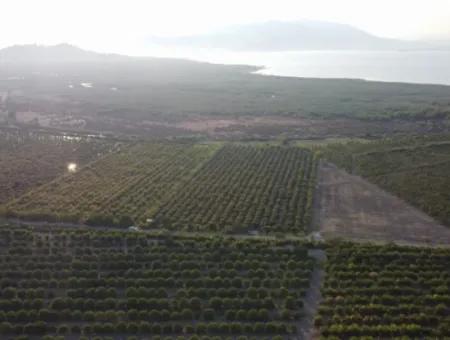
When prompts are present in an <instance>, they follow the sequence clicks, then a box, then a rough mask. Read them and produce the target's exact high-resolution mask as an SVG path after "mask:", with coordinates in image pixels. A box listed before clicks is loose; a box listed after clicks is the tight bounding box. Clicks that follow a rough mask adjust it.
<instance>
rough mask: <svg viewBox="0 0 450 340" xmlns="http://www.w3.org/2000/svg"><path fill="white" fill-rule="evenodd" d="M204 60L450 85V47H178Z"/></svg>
mask: <svg viewBox="0 0 450 340" xmlns="http://www.w3.org/2000/svg"><path fill="white" fill-rule="evenodd" d="M177 55H180V56H181V57H188V58H191V59H195V60H200V61H208V62H214V63H225V64H249V65H258V66H265V68H264V69H263V70H261V71H258V72H257V73H260V74H266V75H279V76H292V77H308V78H358V79H365V80H373V81H387V82H406V83H422V84H443V85H450V62H449V61H450V51H299V52H229V51H219V50H216V51H212V50H198V49H197V50H195V51H194V50H190V51H187V50H177Z"/></svg>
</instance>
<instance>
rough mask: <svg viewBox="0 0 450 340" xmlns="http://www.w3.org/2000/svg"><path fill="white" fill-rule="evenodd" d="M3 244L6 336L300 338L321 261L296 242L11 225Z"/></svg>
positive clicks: (1, 235) (0, 230)
mask: <svg viewBox="0 0 450 340" xmlns="http://www.w3.org/2000/svg"><path fill="white" fill-rule="evenodd" d="M0 244H1V247H0V287H1V296H0V319H1V320H0V336H1V338H3V339H6V338H14V337H16V336H21V335H25V336H34V337H37V336H43V335H47V336H50V335H60V336H63V337H66V338H74V337H79V336H87V337H91V336H94V335H96V336H107V337H108V338H109V337H111V338H113V339H124V338H128V336H135V337H136V338H139V339H147V338H153V339H156V338H160V337H164V338H165V339H169V338H170V339H175V338H177V337H181V339H197V336H198V337H202V339H206V337H208V339H209V338H211V339H216V338H217V337H219V338H221V337H237V336H240V338H239V339H247V336H248V337H258V338H260V337H262V336H263V337H264V339H269V338H271V339H276V340H282V339H285V338H286V337H298V332H299V329H297V324H298V322H299V320H301V318H302V304H303V297H304V294H305V291H306V289H307V288H308V287H309V277H310V274H311V268H312V266H313V261H312V259H310V258H309V257H308V255H307V248H305V246H303V245H302V244H301V243H298V242H287V241H258V240H250V241H244V240H233V239H226V238H221V237H216V238H201V237H191V238H177V237H157V238H154V237H150V236H148V235H146V234H144V233H127V232H120V231H116V232H100V231H92V230H87V229H80V228H77V229H71V230H68V229H67V228H66V229H65V230H63V229H59V228H56V227H52V228H49V229H46V228H39V229H33V228H31V227H13V226H9V225H5V226H2V227H0ZM128 339H129V338H128ZM177 339H178V338H177Z"/></svg>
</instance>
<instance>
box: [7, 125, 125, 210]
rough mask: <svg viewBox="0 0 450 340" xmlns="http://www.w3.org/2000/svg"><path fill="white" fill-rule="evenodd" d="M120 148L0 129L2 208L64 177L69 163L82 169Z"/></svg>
mask: <svg viewBox="0 0 450 340" xmlns="http://www.w3.org/2000/svg"><path fill="white" fill-rule="evenodd" d="M117 147H118V145H116V144H115V143H113V142H111V141H104V140H99V139H94V138H86V137H69V136H63V135H48V134H38V133H33V132H28V131H26V130H24V131H21V130H6V129H0V204H2V203H5V202H6V201H8V200H10V199H13V198H15V197H18V196H20V195H22V194H24V193H25V192H27V191H29V190H31V189H33V188H36V187H38V186H40V185H42V184H44V183H48V182H50V181H51V180H53V179H55V178H56V177H58V176H60V175H63V174H64V173H66V172H67V165H68V163H75V164H77V165H78V166H83V165H85V164H88V163H90V162H92V161H94V160H95V159H97V158H99V157H101V156H103V155H105V154H107V153H109V152H110V151H112V150H113V149H115V148H117Z"/></svg>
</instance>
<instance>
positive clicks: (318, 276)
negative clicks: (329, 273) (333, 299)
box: [297, 249, 326, 340]
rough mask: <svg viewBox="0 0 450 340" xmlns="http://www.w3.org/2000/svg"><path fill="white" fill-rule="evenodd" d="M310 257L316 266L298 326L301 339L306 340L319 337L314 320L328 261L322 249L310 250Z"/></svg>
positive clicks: (320, 299) (320, 298)
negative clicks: (325, 265)
mask: <svg viewBox="0 0 450 340" xmlns="http://www.w3.org/2000/svg"><path fill="white" fill-rule="evenodd" d="M308 255H309V256H310V257H312V258H314V259H315V260H316V264H315V266H314V270H313V272H312V273H311V280H310V286H309V288H308V290H307V291H306V294H305V298H304V300H303V303H304V305H303V318H302V320H301V321H300V322H299V323H298V325H297V327H298V333H299V338H300V339H305V340H309V339H317V338H318V337H319V334H318V333H317V330H316V329H315V327H314V318H315V316H316V314H317V310H318V308H319V305H320V303H321V301H322V293H321V291H320V288H321V287H322V283H323V280H324V278H325V270H324V269H323V268H322V265H323V263H324V262H325V261H326V254H325V251H323V250H321V249H310V250H309V251H308Z"/></svg>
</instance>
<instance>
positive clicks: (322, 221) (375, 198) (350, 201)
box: [315, 161, 450, 246]
mask: <svg viewBox="0 0 450 340" xmlns="http://www.w3.org/2000/svg"><path fill="white" fill-rule="evenodd" d="M316 201H317V202H316V206H315V215H316V218H315V223H316V226H317V227H318V230H319V231H320V232H321V234H322V236H323V237H325V238H326V239H330V238H347V239H351V240H355V241H374V242H395V243H399V244H413V245H415V244H417V245H433V246H436V245H450V228H446V227H444V226H442V225H440V224H438V223H437V222H435V221H434V220H433V219H432V218H431V217H429V216H428V215H426V214H424V213H423V212H421V211H419V210H417V209H415V208H414V207H412V206H410V205H409V204H407V203H405V202H404V201H402V200H401V199H399V198H397V197H395V196H393V195H391V194H389V193H386V192H385V191H383V190H381V189H380V188H378V187H377V186H375V185H373V184H371V183H369V182H367V181H366V180H364V179H362V178H361V177H358V176H354V175H350V174H348V173H347V172H345V171H344V170H340V169H338V168H337V167H336V166H334V165H333V164H330V163H326V162H324V161H322V162H321V163H320V165H319V170H318V183H317V188H316Z"/></svg>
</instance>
